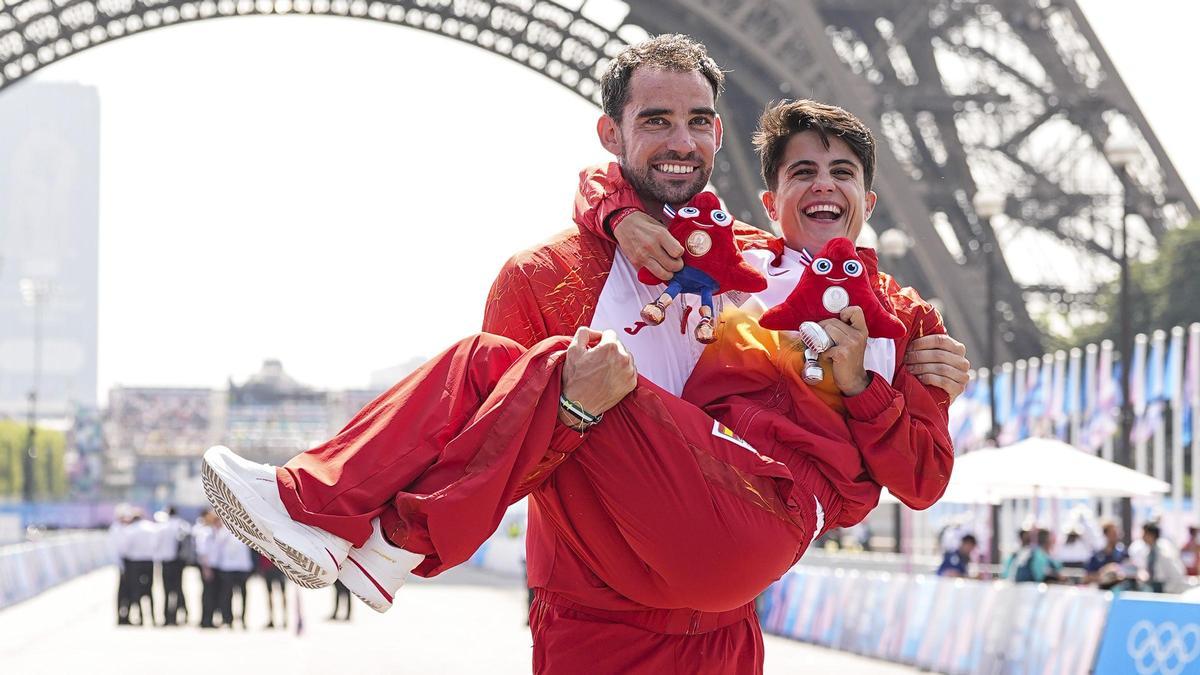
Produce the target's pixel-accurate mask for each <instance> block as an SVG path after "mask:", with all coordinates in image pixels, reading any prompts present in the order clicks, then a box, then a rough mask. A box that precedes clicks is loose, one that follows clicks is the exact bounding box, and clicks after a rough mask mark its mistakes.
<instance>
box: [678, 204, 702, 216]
mask: <svg viewBox="0 0 1200 675" xmlns="http://www.w3.org/2000/svg"><path fill="white" fill-rule="evenodd" d="M679 215H680V216H681V217H683V218H695V217H696V216H698V215H700V209H698V208H696V207H694V206H685V207H683V208H682V209H679Z"/></svg>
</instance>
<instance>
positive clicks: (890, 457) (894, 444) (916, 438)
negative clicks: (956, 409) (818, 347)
mask: <svg viewBox="0 0 1200 675" xmlns="http://www.w3.org/2000/svg"><path fill="white" fill-rule="evenodd" d="M918 309H920V308H918ZM928 310H929V311H931V312H932V307H929V308H928ZM922 311H923V310H922ZM931 317H932V319H931ZM908 321H911V322H912V323H911V324H910V327H909V331H910V333H912V332H914V331H915V332H916V334H918V335H923V334H928V333H931V332H934V331H940V330H942V329H941V321H940V320H938V319H937V316H936V313H934V314H932V315H930V314H925V313H920V311H918V312H914V313H913V314H912V315H910V317H909V319H908ZM906 323H907V322H906ZM821 325H822V326H823V327H824V328H825V329H826V331H827V332H828V333H829V335H830V337H832V338H833V339H834V342H835V343H836V346H834V347H833V348H831V349H830V350H828V352H827V353H828V354H829V356H830V357H831V359H832V360H833V377H834V381H835V382H836V383H837V385H838V388H839V389H840V390H841V391H842V392H843V394H844V398H843V401H844V403H845V405H846V413H847V417H846V425H847V426H848V427H849V429H850V434H851V437H852V438H853V439H854V444H855V445H856V446H858V448H859V451H860V452H861V453H862V457H863V463H864V465H865V466H866V468H867V473H868V474H870V476H871V478H872V479H873V480H874V481H875V482H877V483H879V484H880V485H882V486H884V487H886V488H887V489H888V490H889V491H890V492H891V493H892V494H893V495H894V496H895V497H896V498H897V499H899V500H900V501H901V502H903V503H905V504H906V505H908V506H909V507H911V508H914V509H925V508H929V507H930V506H932V505H933V504H934V502H936V501H937V500H938V498H940V497H941V496H942V493H944V492H945V491H946V485H947V484H948V483H949V481H950V470H951V468H952V467H953V466H954V445H953V443H952V442H951V440H950V433H949V429H948V425H949V414H948V410H949V407H950V401H949V396H948V394H947V393H946V392H944V391H942V390H941V389H939V388H936V387H932V386H928V385H925V384H923V383H921V381H920V380H918V379H917V378H916V376H914V375H912V374H911V373H909V372H908V371H906V370H905V369H903V368H899V369H897V372H896V373H895V375H894V377H893V380H892V383H891V384H888V382H887V381H886V380H885V379H884V378H882V377H878V376H872V375H870V374H868V373H866V372H865V370H864V369H863V365H862V364H863V354H864V352H865V348H866V339H867V327H866V321H865V320H864V319H863V314H862V310H861V309H859V308H858V307H848V308H846V309H845V310H843V311H842V315H841V317H840V318H839V319H828V320H826V321H823V322H822V323H821Z"/></svg>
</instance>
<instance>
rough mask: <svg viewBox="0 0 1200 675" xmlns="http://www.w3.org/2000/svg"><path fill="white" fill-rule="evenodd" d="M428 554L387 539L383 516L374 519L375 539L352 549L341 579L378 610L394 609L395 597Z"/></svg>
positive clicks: (372, 538) (360, 597)
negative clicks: (381, 522) (402, 546)
mask: <svg viewBox="0 0 1200 675" xmlns="http://www.w3.org/2000/svg"><path fill="white" fill-rule="evenodd" d="M424 559H425V556H423V555H421V554H419V553H410V552H409V551H405V550H404V549H402V548H397V547H395V546H392V545H391V543H389V542H388V540H387V539H384V538H383V531H382V530H380V529H379V519H378V518H376V519H375V520H373V521H371V538H370V539H368V540H367V543H365V544H363V545H362V548H357V547H356V548H352V549H350V555H349V556H347V557H346V562H345V564H343V565H342V572H341V574H339V575H338V579H339V580H340V581H341V582H342V583H343V584H344V585H345V586H346V588H348V589H350V592H351V593H353V594H355V595H357V596H358V599H359V600H362V601H363V602H365V603H367V606H368V607H370V608H371V609H373V610H375V611H376V612H386V611H388V610H389V609H391V608H392V598H393V596H395V595H396V591H399V590H400V587H401V586H403V585H404V580H405V579H407V578H408V575H409V573H411V572H412V571H413V569H415V568H416V566H417V565H420V564H421V561H422V560H424Z"/></svg>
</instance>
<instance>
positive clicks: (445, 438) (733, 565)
mask: <svg viewBox="0 0 1200 675" xmlns="http://www.w3.org/2000/svg"><path fill="white" fill-rule="evenodd" d="M568 342H569V339H568V338H565V337H559V338H550V339H548V340H545V341H543V342H541V343H538V344H537V345H535V346H534V347H533V348H532V349H530V350H528V351H526V350H525V349H524V348H523V347H521V346H520V345H518V344H517V343H515V342H513V341H511V340H508V339H506V338H502V337H498V336H493V335H488V334H481V335H478V336H475V337H472V338H468V339H466V340H463V341H461V342H459V343H457V344H456V345H455V346H453V347H452V348H451V349H449V350H448V351H446V352H444V353H443V354H441V355H440V356H438V357H435V358H434V359H432V360H431V361H429V362H428V363H426V364H425V365H424V366H422V367H421V368H420V369H419V370H417V371H416V372H414V373H413V374H411V375H409V376H408V377H407V378H405V379H404V380H402V381H401V382H400V383H398V384H397V385H396V386H394V387H393V388H392V389H391V390H389V391H387V392H385V393H384V394H382V395H381V396H380V397H379V398H377V399H376V400H375V401H373V402H372V403H370V404H369V405H367V406H366V407H365V408H363V410H362V411H360V412H359V413H358V414H357V415H356V416H355V418H354V419H353V420H351V421H350V423H349V424H347V426H346V427H345V428H344V429H343V430H342V431H341V432H340V433H338V435H337V436H335V437H334V438H333V439H331V440H330V441H328V442H327V443H325V444H323V445H321V446H319V447H316V448H314V449H312V450H309V451H308V452H305V453H303V454H301V455H298V456H296V457H294V458H293V459H292V460H291V461H289V462H288V463H287V465H285V466H283V467H281V468H280V469H279V470H278V477H279V484H280V496H281V497H282V498H283V501H284V504H285V505H286V506H287V508H288V511H289V513H290V514H291V516H292V517H293V518H294V519H295V520H297V521H299V522H303V523H306V524H309V525H314V526H317V527H320V528H322V529H325V530H327V531H329V532H332V533H334V534H337V535H339V536H341V537H343V538H345V539H348V540H350V541H351V542H353V543H354V544H356V545H357V544H362V543H363V542H364V541H365V540H366V539H367V537H368V536H369V535H370V531H371V520H372V519H373V518H375V517H377V516H378V517H379V518H380V519H381V523H382V526H383V529H384V532H385V534H386V535H387V537H388V539H390V540H391V541H392V542H393V543H395V544H397V545H400V546H402V547H404V548H406V549H407V550H410V551H413V552H416V553H421V554H424V555H426V559H425V562H424V563H422V565H421V566H419V567H418V568H417V570H416V571H417V573H418V574H421V575H423V576H431V575H433V574H437V573H438V572H440V571H442V570H444V569H447V568H449V567H452V566H454V565H457V564H459V563H461V562H463V561H465V560H466V559H467V558H469V557H470V555H471V554H472V553H473V552H474V551H475V550H476V549H477V548H478V547H479V545H480V544H482V542H483V541H484V540H485V539H486V538H487V537H488V536H489V535H490V534H491V533H492V532H493V531H494V530H495V528H496V527H497V525H498V524H499V522H500V518H501V516H502V515H503V514H504V511H505V509H506V508H507V507H508V505H509V504H511V503H512V502H514V501H516V500H517V499H520V498H521V497H522V496H524V495H525V494H527V493H528V492H529V491H531V490H533V489H535V488H538V489H540V490H547V491H553V492H554V493H555V494H553V495H551V498H550V499H548V500H547V503H552V504H558V505H560V506H562V507H563V508H561V509H559V510H557V511H556V510H554V509H550V512H551V515H550V517H551V518H552V519H554V520H555V521H556V522H555V526H556V530H557V531H560V532H561V533H562V535H563V536H564V538H565V539H566V540H567V542H568V543H569V545H570V546H571V548H572V550H573V552H575V553H576V555H578V556H579V558H580V559H581V560H583V561H585V563H586V564H587V565H588V566H589V567H590V568H591V569H592V571H593V572H594V573H595V574H596V576H598V577H599V578H600V579H602V580H603V581H604V582H605V583H606V584H607V585H608V586H609V587H610V588H612V589H615V590H616V591H617V592H618V593H620V594H621V595H623V596H624V597H626V598H629V599H630V600H631V601H632V602H631V603H630V605H631V606H632V607H638V606H639V605H640V606H641V607H644V608H646V611H647V612H648V614H645V615H644V616H643V619H647V620H646V621H629V622H627V621H624V620H623V619H622V618H621V616H620V615H622V614H623V613H622V612H612V611H607V612H597V613H593V614H588V613H587V612H586V611H584V610H586V607H582V608H581V606H580V605H579V603H574V604H570V603H569V602H567V601H565V600H564V601H562V602H560V603H558V604H557V605H556V606H555V608H554V611H551V612H546V611H543V612H542V613H541V614H540V615H538V616H535V617H534V619H535V623H542V624H543V625H535V626H534V634H535V637H536V638H539V639H540V640H541V641H543V642H544V643H546V644H559V645H563V646H564V649H565V648H567V646H568V645H575V647H574V648H573V649H574V656H573V657H571V658H567V659H557V660H555V659H552V661H553V665H552V666H551V665H545V664H544V663H543V665H542V666H540V667H539V671H540V672H556V673H557V672H562V673H566V672H598V671H595V667H596V665H597V661H595V660H591V661H589V660H588V659H589V657H588V654H589V653H590V654H591V655H592V659H595V658H599V656H598V655H599V654H600V653H601V652H603V651H606V650H620V649H622V648H623V646H625V645H628V646H630V647H632V646H633V645H632V644H630V643H629V640H630V639H631V636H630V635H628V633H630V632H631V631H630V630H629V629H630V628H631V626H630V625H629V624H631V623H633V624H637V628H636V630H633V631H632V632H633V633H637V634H643V635H646V636H657V637H656V638H655V639H659V638H661V640H659V642H662V641H663V640H668V639H679V640H683V639H684V638H688V639H689V640H690V641H687V642H686V645H687V646H682V645H684V642H680V643H679V644H674V645H669V644H667V643H666V642H662V644H660V645H659V646H660V647H662V648H666V649H668V651H670V652H671V653H672V656H671V658H674V659H679V658H685V656H684V655H685V654H691V656H692V658H695V659H697V661H696V666H697V668H695V669H691V670H688V672H757V671H758V670H760V669H761V642H757V641H758V640H759V639H760V638H759V636H758V633H757V627H754V628H753V629H751V630H747V628H746V626H745V622H744V621H738V622H737V623H735V624H734V625H733V626H730V625H729V624H730V622H731V621H733V619H734V618H735V617H732V615H731V612H736V611H741V612H743V613H745V614H746V616H745V617H742V618H747V619H752V617H753V612H752V610H747V609H746V605H747V603H749V602H751V601H753V599H754V597H755V596H756V595H757V594H758V593H760V592H761V591H762V590H764V589H765V588H766V587H767V586H768V585H769V584H770V583H771V582H772V581H774V580H775V579H778V578H779V577H780V576H781V575H782V574H783V573H784V572H785V571H786V570H787V569H788V568H789V567H790V566H791V565H792V564H794V563H795V561H796V560H797V559H798V558H799V556H800V555H801V553H803V551H804V549H805V547H806V546H807V545H808V544H809V542H810V541H811V540H812V538H813V536H814V534H815V530H816V529H817V528H818V527H819V525H818V519H819V518H822V517H823V516H819V515H818V512H819V511H820V510H821V509H822V508H823V509H824V511H825V512H830V511H833V512H836V511H837V510H838V509H839V501H838V496H837V495H836V494H835V493H834V492H833V491H832V489H831V488H830V487H829V486H828V485H827V484H824V485H822V484H819V480H815V478H814V479H813V480H806V484H804V485H798V484H796V482H795V481H794V480H793V478H792V472H791V471H790V470H789V468H788V467H787V466H785V465H784V464H783V463H781V462H777V461H774V460H772V459H769V458H767V457H765V456H763V455H760V454H758V453H756V452H754V451H753V450H751V449H749V446H748V445H745V444H744V443H743V442H739V440H738V439H736V437H731V435H728V434H727V433H726V432H725V431H724V430H723V429H722V427H721V426H720V425H719V424H717V423H715V422H714V421H713V419H712V418H711V417H709V416H708V415H707V414H705V413H704V411H703V410H700V409H699V408H696V407H695V406H693V405H691V404H689V403H687V402H685V401H682V400H680V399H678V398H676V397H674V396H671V395H670V394H668V393H666V392H664V391H663V390H661V389H660V388H658V387H657V386H655V385H654V384H653V383H650V382H649V381H647V380H645V379H641V378H639V383H638V387H637V389H635V391H634V392H632V393H631V394H630V395H629V396H627V397H626V398H625V399H624V400H623V401H622V402H621V403H620V404H619V405H618V406H616V407H615V408H613V409H612V410H610V411H608V412H607V413H606V414H605V416H604V421H603V422H602V423H601V424H600V425H598V426H597V427H596V428H594V429H593V430H591V431H590V432H588V433H587V435H586V436H585V437H584V438H583V439H582V442H581V439H580V438H579V435H578V434H576V433H575V432H572V431H570V430H568V429H566V428H565V427H563V426H562V425H561V424H558V423H557V416H558V398H559V393H560V386H561V383H560V377H561V366H562V362H563V358H564V356H565V349H566V346H567V344H568ZM563 462H570V463H572V465H571V466H570V467H569V468H570V470H569V471H564V472H563V478H562V480H561V481H559V480H553V479H551V480H547V479H548V478H551V477H552V476H554V474H555V469H556V468H557V467H558V466H559V465H560V464H562V463H563ZM564 468H565V467H564ZM807 474H808V475H809V476H810V477H812V476H813V474H814V472H812V471H808V472H807ZM560 483H561V484H560ZM539 486H541V487H540V488H539ZM539 496H540V495H539ZM818 503H819V505H818ZM586 590H587V589H581V591H586ZM584 595H585V596H586V593H585V594H584ZM635 603H636V604H635ZM650 608H660V609H664V610H674V609H682V608H692V609H696V610H700V611H699V612H692V614H695V615H697V616H701V615H705V616H707V617H709V619H711V620H709V619H705V620H702V621H700V622H699V623H698V624H697V625H694V626H690V627H684V629H683V630H678V631H676V630H675V629H674V628H675V627H674V623H676V622H675V621H674V620H672V619H670V618H664V619H662V620H661V623H662V626H661V628H662V630H659V629H656V626H657V625H658V624H657V623H656V621H657V620H655V619H654V618H653V615H654V612H655V611H657V610H654V609H650ZM581 611H582V614H580V612H581ZM636 613H637V612H629V613H624V614H629V615H633V614H636ZM559 614H562V615H563V616H562V617H558V618H561V619H563V621H561V622H555V623H558V624H560V625H561V627H562V628H561V630H558V629H556V628H555V627H554V626H550V625H544V622H546V621H547V620H549V619H552V618H555V617H557V616H558V615H559ZM568 615H569V616H568ZM579 616H585V617H589V618H585V619H582V620H580V619H579ZM722 616H723V617H724V618H723V619H722V618H721V617H722ZM739 616H741V615H739ZM569 617H574V620H567V619H568V618H569ZM647 617H649V618H647ZM615 623H619V624H622V625H620V626H616V625H613V630H612V632H613V635H612V637H613V640H605V639H603V638H602V637H599V636H598V635H597V634H596V631H597V630H600V635H603V634H604V631H603V626H604V625H606V624H615ZM729 628H734V629H736V632H734V633H730V634H725V631H726V629H729ZM703 631H708V632H706V633H703V634H702V635H688V634H687V633H696V632H703ZM672 633H684V634H683V635H679V634H672ZM585 634H586V635H587V637H586V639H585V638H584V635H585ZM704 639H707V640H708V642H704V641H703V640H704ZM731 640H733V641H734V642H736V643H738V644H733V645H731V644H730V641H731ZM748 640H749V641H751V642H756V643H757V644H744V643H746V642H747V641H748ZM585 645H587V647H586V648H583V649H580V647H583V646H585ZM536 651H537V650H536V649H535V652H536ZM755 652H756V653H757V656H756V655H755ZM648 653H649V652H648ZM714 658H716V659H717V660H718V661H719V662H716V663H714V662H713V661H712V660H713V659H714ZM727 659H728V660H727ZM720 661H724V663H721V662H720ZM730 661H736V662H737V663H736V664H735V663H731V662H730ZM535 665H536V664H535ZM576 665H578V666H580V667H583V668H584V670H582V671H575V670H573V668H575V666H576ZM647 667H649V664H647ZM639 670H641V669H640V668H639ZM645 672H651V670H645ZM654 672H662V671H660V670H655V671H654ZM681 672H682V671H681Z"/></svg>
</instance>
